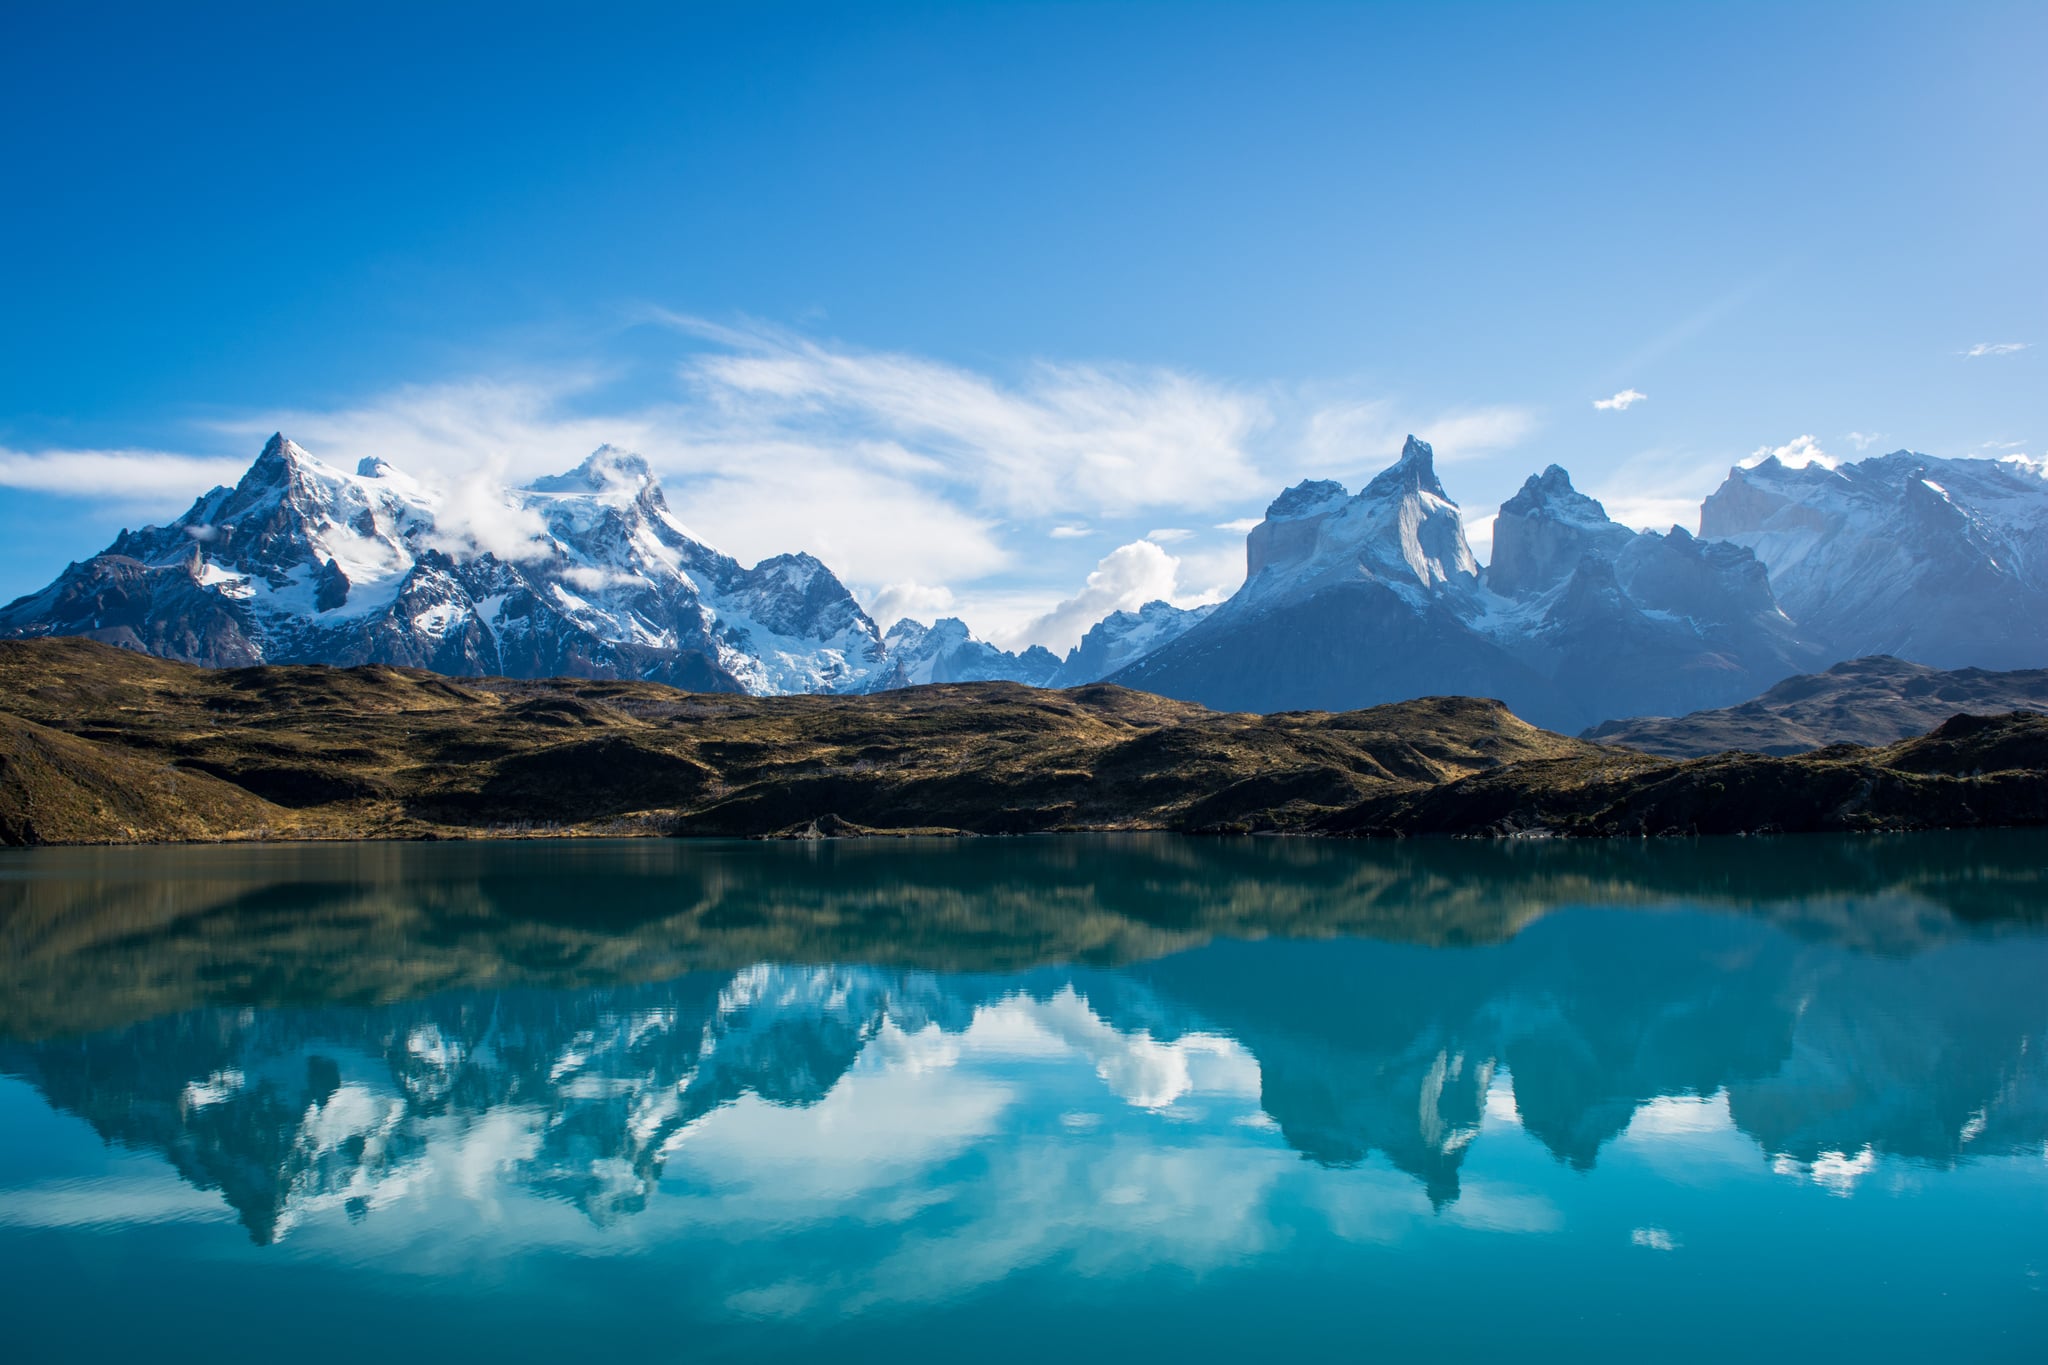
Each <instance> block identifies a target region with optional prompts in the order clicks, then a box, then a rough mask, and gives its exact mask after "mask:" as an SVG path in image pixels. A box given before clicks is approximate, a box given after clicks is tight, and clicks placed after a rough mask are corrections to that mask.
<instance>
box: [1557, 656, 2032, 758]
mask: <svg viewBox="0 0 2048 1365" xmlns="http://www.w3.org/2000/svg"><path fill="white" fill-rule="evenodd" d="M2010 711H2048V669H2038V668H2037V669H2025V670H2016V671H2013V672H2009V673H1992V672H1987V671H1986V670H1984V669H1981V668H1959V669H1955V670H1952V671H1949V672H1943V671H1942V670H1940V669H1935V668H1929V667H1928V666H1926V665H1925V664H1914V663H1907V662H1906V661H1905V660H1904V659H1894V658H1890V657H1888V656H1885V655H1877V656H1874V657H1872V658H1868V659H1852V660H1850V661H1849V662H1847V663H1842V664H1836V665H1835V666H1834V667H1833V668H1830V669H1828V670H1827V671H1826V672H1824V673H1814V674H1808V675H1805V676H1802V677H1797V678H1787V679H1786V680H1785V681H1784V682H1781V683H1779V684H1778V685H1777V686H1776V687H1773V688H1771V689H1770V690H1769V691H1768V692H1765V693H1764V694H1763V695H1762V696H1759V697H1757V698H1755V699H1754V700H1751V701H1746V702H1744V703H1743V704H1742V705H1740V706H1730V707H1726V708H1723V709H1722V710H1719V711H1695V712H1693V713H1692V714H1691V715H1686V716H1677V717H1665V716H1638V717H1635V718H1634V719H1632V720H1612V721H1608V722H1606V723H1605V724H1603V725H1596V726H1594V727H1593V728H1592V729H1590V730H1587V731H1586V732H1585V734H1584V736H1583V737H1584V738H1586V739H1596V740H1599V741H1601V742H1603V743H1607V744H1619V745H1623V746H1625V747H1627V748H1630V749H1640V750H1642V751H1643V752H1644V753H1650V754H1662V755H1664V756H1666V757H1669V758H1698V757H1700V756H1702V755H1705V754H1718V753H1726V752H1728V751H1730V750H1738V749H1739V750H1743V751H1745V752H1749V753H1758V754H1800V753H1806V752H1809V751H1810V750H1813V749H1820V748H1825V747H1826V746H1828V745H1830V744H1867V745H1883V744H1891V743H1894V742H1896V741H1898V740H1902V739H1910V738H1911V737H1913V736H1914V735H1918V734H1923V733H1925V732H1926V731H1928V730H1931V729H1933V728H1934V727H1935V726H1937V725H1939V724H1941V722H1943V721H1945V720H1947V719H1948V718H1949V717H1950V716H1954V715H1958V714H1964V713H1969V714H1975V715H1987V714H1990V715H1996V714H2002V713H2005V712H2010Z"/></svg>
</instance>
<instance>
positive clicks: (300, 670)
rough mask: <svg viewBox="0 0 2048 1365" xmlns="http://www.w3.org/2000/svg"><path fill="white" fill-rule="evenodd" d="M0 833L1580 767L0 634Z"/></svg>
mask: <svg viewBox="0 0 2048 1365" xmlns="http://www.w3.org/2000/svg"><path fill="white" fill-rule="evenodd" d="M0 714H5V715H6V721H5V724H6V726H7V729H6V730H5V732H4V733H5V735H6V739H5V744H6V746H7V747H6V750H5V757H4V759H0V761H4V762H5V763H6V764H7V766H6V767H5V768H4V769H0V772H4V773H5V781H4V786H0V838H5V839H6V840H7V841H8V842H12V843H27V842H35V843H94V842H126V841H149V840H181V839H236V838H253V837H272V838H316V839H317V838H347V837H395V838H418V837H437V836H439V837H447V836H477V835H508V834H512V835H516V834H533V833H588V834H693V835H765V834H774V833H787V834H806V833H827V834H830V833H858V832H875V831H886V832H906V831H916V830H927V831H961V832H973V833H1018V832H1028V831H1037V830H1063V829H1181V830H1255V829H1256V830H1295V829H1303V828H1305V827H1307V826H1308V825H1309V824H1311V823H1312V822H1314V821H1315V820H1317V819H1319V818H1322V817H1325V816H1328V815H1330V814H1332V813H1333V812H1336V811H1339V810H1343V809H1345V808H1348V807H1350V806H1353V805H1355V804H1357V803H1358V802H1359V801H1361V800H1364V799H1366V798H1367V797H1370V796H1374V795H1377V794H1382V793H1386V792H1392V791H1405V790H1412V789H1418V788H1422V787H1427V786H1431V785H1434V784H1437V783H1440V782H1444V781H1447V780H1450V779H1454V778H1458V777H1463V776H1466V775H1469V774H1472V773H1477V772H1481V771H1484V770H1486V769H1489V768H1491V767H1494V766H1495V765H1497V764H1500V763H1506V762H1527V761H1531V760H1538V759H1571V758H1586V757H1589V756H1592V755H1596V754H1598V753H1600V752H1602V751H1601V750H1600V749H1599V748H1598V747H1597V746H1594V745H1590V744H1586V743H1584V742H1582V741H1579V740H1573V739H1568V738H1566V737H1564V736H1562V735H1555V734H1551V733H1550V732H1548V731H1544V730H1539V729H1537V728H1535V727H1534V726H1532V725H1529V724H1527V723H1525V722H1523V721H1521V720H1519V719H1517V718H1516V717H1515V716H1513V715H1512V714H1510V713H1509V712H1508V711H1507V710H1506V709H1505V708H1503V707H1502V706H1500V705H1499V704H1498V703H1497V702H1488V701H1476V700H1472V699H1470V698H1427V699H1424V700H1420V701H1414V702H1405V703H1401V704H1398V705H1393V706H1382V707H1376V708H1374V709H1372V710H1369V711H1358V712H1349V713H1344V714H1330V713H1323V712H1315V713H1296V714H1289V715H1278V716H1255V715H1240V714H1222V713H1217V712H1212V711H1208V710H1205V709H1203V708H1201V707H1199V706H1194V705H1190V704H1187V703H1182V702H1173V701H1167V700H1165V699H1163V698H1159V697H1155V696H1151V695H1149V694H1147V693H1142V692H1132V691H1128V690H1125V689H1123V688H1117V687H1109V686H1103V685H1096V686H1090V687H1082V688H1076V689H1073V690H1071V691H1066V692H1049V691H1040V690H1037V689H1032V688H1027V687H1021V686H1017V685H1014V684H1008V683H979V684H969V685H958V686H939V687H924V688H913V689H909V690H905V691H900V692H888V693H882V694H880V695H877V696H871V697H743V696H732V695H708V694H692V693H685V692H678V691H675V690H673V689H671V688H667V687H662V686H659V685H655V684H650V683H631V682H604V681H589V680H582V679H556V680H551V681H543V682H514V681H508V680H504V679H454V678H447V677H441V676H438V675H436V674H431V673H424V672H419V671H415V670H407V669H394V668H381V667H367V668H351V669H337V668H327V667H319V666H293V667H272V668H248V669H231V670H224V671H210V670H205V669H198V668H193V667H190V666H187V665H182V664H176V663H170V662H167V661H164V660H160V659H154V658H150V657H147V656H144V655H141V654H136V653H131V652H128V651H124V650H119V649H115V648H112V647H109V646H105V645H100V644H96V643H93V642H90V641H85V640H78V639H58V640H33V641H10V642H0Z"/></svg>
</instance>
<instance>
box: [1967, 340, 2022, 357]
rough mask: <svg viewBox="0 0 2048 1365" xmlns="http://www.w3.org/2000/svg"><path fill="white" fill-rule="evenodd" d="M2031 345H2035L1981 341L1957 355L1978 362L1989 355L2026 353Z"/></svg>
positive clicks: (2017, 342) (2016, 342)
mask: <svg viewBox="0 0 2048 1365" xmlns="http://www.w3.org/2000/svg"><path fill="white" fill-rule="evenodd" d="M2031 345H2033V343H2032V342H2030V341H1980V342H1978V343H1977V344H1976V345H1975V346H1972V347H1971V348H1970V349H1969V350H1967V351H1958V352H1957V353H1956V354H1958V355H1963V356H1968V357H1969V358H1970V359H1972V360H1976V359H1979V358H1981V357H1983V356H1987V355H2011V354H2012V353H2013V352H2015V351H2024V350H2026V349H2027V348H2028V347H2029V346H2031Z"/></svg>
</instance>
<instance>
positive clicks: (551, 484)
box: [526, 445, 657, 498]
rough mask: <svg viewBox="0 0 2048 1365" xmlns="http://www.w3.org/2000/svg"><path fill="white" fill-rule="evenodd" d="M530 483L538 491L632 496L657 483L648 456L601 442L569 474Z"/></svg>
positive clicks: (530, 486)
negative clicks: (601, 443)
mask: <svg viewBox="0 0 2048 1365" xmlns="http://www.w3.org/2000/svg"><path fill="white" fill-rule="evenodd" d="M526 486H527V488H528V489H529V490H531V491H533V492H535V493H601V494H602V493H609V494H614V495H620V494H623V495H624V496H625V497H627V498H632V497H635V496H637V495H638V494H639V493H640V492H641V491H642V490H643V489H649V488H654V487H656V486H657V485H656V484H655V478H654V470H653V469H652V468H650V467H649V465H648V463H647V459H646V457H645V456H642V455H638V454H635V453H634V452H633V451H630V450H622V449H620V448H619V447H618V446H614V445H601V446H599V447H598V448H597V449H596V450H593V451H592V452H590V456H589V458H588V459H586V460H584V461H583V463H582V464H579V465H577V466H576V467H575V468H574V469H572V470H570V471H569V472H568V473H566V474H549V475H546V476H544V477H542V478H538V479H535V480H533V481H532V482H531V483H529V484H527V485H526Z"/></svg>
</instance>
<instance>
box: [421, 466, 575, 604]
mask: <svg viewBox="0 0 2048 1365" xmlns="http://www.w3.org/2000/svg"><path fill="white" fill-rule="evenodd" d="M433 543H434V547H435V548H436V549H439V550H444V551H446V552H448V553H450V554H463V553H466V552H475V553H479V554H491V555H496V556H497V557H498V558H499V559H504V560H511V561H515V562H517V561H523V560H533V559H541V558H545V557H546V556H547V555H548V553H549V551H550V547H549V544H548V539H547V523H546V522H545V521H543V520H541V517H540V514H539V513H538V512H535V511H533V510H532V509H531V508H525V507H520V506H517V505H516V504H514V503H513V502H512V500H511V499H510V498H508V497H507V496H506V493H505V480H504V477H503V473H502V470H500V469H498V468H493V467H490V466H486V467H484V468H481V469H475V470H472V471H470V472H469V473H467V474H464V475H462V476H461V477H459V478H457V479H455V480H454V481H453V482H452V483H450V484H449V485H448V487H447V489H446V490H445V492H444V493H443V496H442V501H441V505H440V507H439V509H438V510H437V512H436V514H435V517H434V537H433ZM582 586H584V587H587V588H596V587H601V586H603V585H602V584H601V583H585V584H583V585H582Z"/></svg>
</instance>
